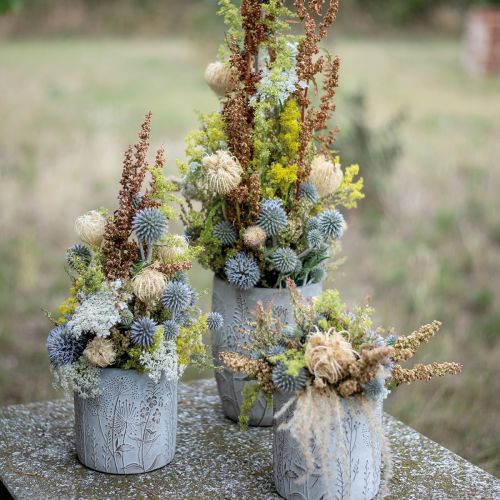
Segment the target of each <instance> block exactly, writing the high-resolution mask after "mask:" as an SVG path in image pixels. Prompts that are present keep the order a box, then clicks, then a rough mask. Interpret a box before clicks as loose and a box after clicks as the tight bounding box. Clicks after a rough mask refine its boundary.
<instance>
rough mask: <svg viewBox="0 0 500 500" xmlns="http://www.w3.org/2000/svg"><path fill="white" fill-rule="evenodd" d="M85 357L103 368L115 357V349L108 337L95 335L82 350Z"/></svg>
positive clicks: (112, 361) (110, 363)
mask: <svg viewBox="0 0 500 500" xmlns="http://www.w3.org/2000/svg"><path fill="white" fill-rule="evenodd" d="M83 355H84V356H85V359H86V360H87V361H88V362H89V363H91V364H93V365H96V366H99V367H101V368H105V367H106V366H109V365H112V364H113V363H114V362H115V359H116V351H115V348H114V346H113V342H112V341H111V340H110V339H103V338H101V337H96V338H95V339H92V340H91V341H90V342H89V343H88V344H87V347H86V348H85V350H84V351H83Z"/></svg>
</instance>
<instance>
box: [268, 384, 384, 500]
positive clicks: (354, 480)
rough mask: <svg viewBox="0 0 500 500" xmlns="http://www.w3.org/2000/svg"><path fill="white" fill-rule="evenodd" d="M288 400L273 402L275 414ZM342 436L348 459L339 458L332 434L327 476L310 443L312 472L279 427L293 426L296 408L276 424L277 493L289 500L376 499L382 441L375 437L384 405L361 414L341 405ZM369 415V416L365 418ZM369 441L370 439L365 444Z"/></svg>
mask: <svg viewBox="0 0 500 500" xmlns="http://www.w3.org/2000/svg"><path fill="white" fill-rule="evenodd" d="M289 397H290V396H286V395H284V394H282V393H277V394H275V396H274V409H275V414H276V412H277V411H279V409H280V408H281V407H282V405H284V404H285V403H286V402H287V401H288V399H289ZM340 405H341V408H342V413H341V421H340V426H341V431H340V436H341V438H342V439H343V440H344V442H343V444H344V450H345V454H342V455H341V454H340V452H339V447H338V446H337V443H336V438H335V436H336V435H337V433H336V432H335V429H332V432H331V435H330V437H329V438H328V437H325V438H328V439H329V445H328V463H329V464H331V469H330V470H329V471H328V473H327V472H326V471H323V470H322V469H321V466H320V464H319V463H320V461H319V458H318V451H317V449H316V446H315V443H312V448H311V452H312V456H313V459H314V470H313V472H310V471H308V468H307V462H306V459H305V457H304V455H303V453H302V452H301V449H300V446H299V444H298V443H297V442H296V440H295V439H294V438H293V437H292V436H291V434H290V431H289V430H287V429H282V428H280V425H281V424H283V423H286V422H288V421H289V420H290V418H291V417H292V415H293V411H294V404H292V405H291V406H290V408H288V410H287V411H286V412H285V414H284V415H281V416H280V419H279V420H278V419H275V422H274V432H273V468H274V482H275V486H276V489H277V491H278V493H279V494H280V495H281V496H282V497H284V498H286V499H302V500H321V499H324V498H334V499H338V500H343V499H346V498H355V499H357V500H358V499H359V500H365V499H371V498H374V497H375V496H376V494H377V492H378V490H379V487H380V476H381V475H380V471H381V448H382V443H381V440H380V436H379V435H378V434H377V433H374V432H373V429H372V424H373V423H374V422H379V425H380V422H381V419H382V404H381V402H379V403H378V404H376V405H374V407H375V408H374V409H373V408H372V409H371V410H367V409H366V408H365V409H362V408H361V405H360V403H359V402H358V401H356V400H354V399H352V400H351V399H348V400H345V399H342V400H341V402H340ZM366 411H371V416H369V417H368V416H367V414H366ZM366 438H368V439H366Z"/></svg>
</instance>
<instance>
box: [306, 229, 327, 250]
mask: <svg viewBox="0 0 500 500" xmlns="http://www.w3.org/2000/svg"><path fill="white" fill-rule="evenodd" d="M306 239H307V245H308V246H309V248H321V246H322V245H323V243H324V242H325V239H324V238H323V234H322V233H321V231H320V230H319V229H313V230H312V231H309V232H308V233H307V235H306Z"/></svg>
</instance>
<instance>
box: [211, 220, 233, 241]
mask: <svg viewBox="0 0 500 500" xmlns="http://www.w3.org/2000/svg"><path fill="white" fill-rule="evenodd" d="M214 234H215V236H216V237H217V239H218V240H219V241H220V242H221V243H222V244H223V245H224V246H226V247H229V246H231V245H234V243H236V238H237V237H238V234H237V233H236V229H235V228H234V226H233V225H232V224H231V223H230V222H228V221H227V220H224V221H222V222H219V223H218V224H217V225H216V226H215V227H214Z"/></svg>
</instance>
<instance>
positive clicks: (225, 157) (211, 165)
mask: <svg viewBox="0 0 500 500" xmlns="http://www.w3.org/2000/svg"><path fill="white" fill-rule="evenodd" d="M202 163H203V167H204V168H205V171H206V178H207V185H208V187H209V189H213V190H214V191H215V192H216V193H217V194H220V195H226V194H228V193H229V192H230V191H232V190H233V189H234V188H235V187H236V186H238V185H239V183H240V182H241V174H242V173H243V169H242V168H241V166H240V164H239V163H238V161H237V160H235V159H234V158H233V157H232V156H231V155H230V154H229V153H228V152H227V151H222V150H220V151H217V152H216V153H214V154H213V155H210V156H205V157H204V158H203V160H202Z"/></svg>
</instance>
